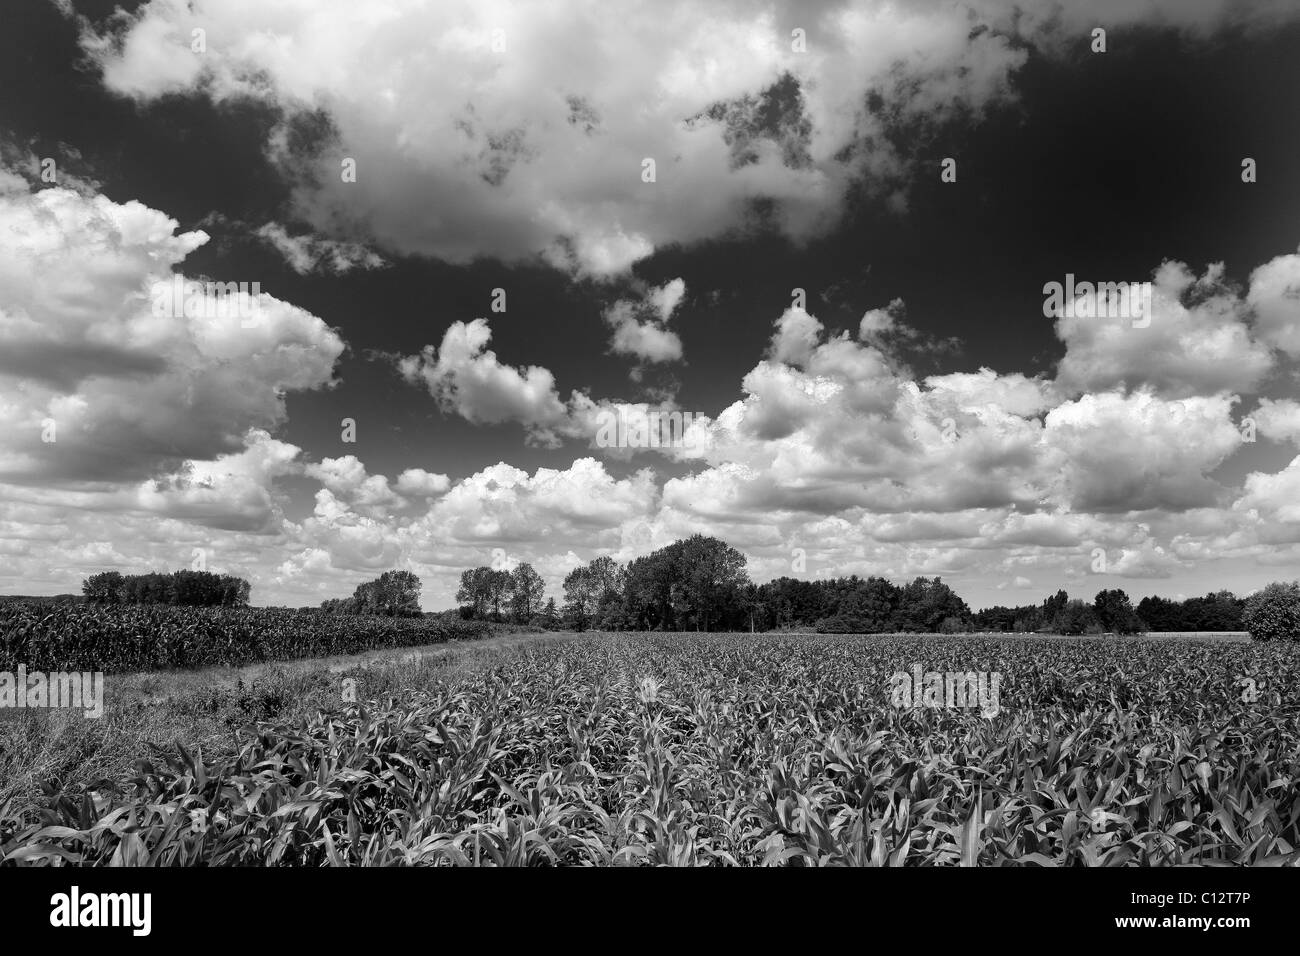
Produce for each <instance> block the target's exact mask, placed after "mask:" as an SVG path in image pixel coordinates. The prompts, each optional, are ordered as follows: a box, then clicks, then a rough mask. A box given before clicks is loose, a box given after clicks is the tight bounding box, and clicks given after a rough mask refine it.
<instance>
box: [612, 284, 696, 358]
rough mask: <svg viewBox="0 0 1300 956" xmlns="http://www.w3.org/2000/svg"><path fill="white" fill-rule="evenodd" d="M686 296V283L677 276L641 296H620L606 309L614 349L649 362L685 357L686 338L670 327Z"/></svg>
mask: <svg viewBox="0 0 1300 956" xmlns="http://www.w3.org/2000/svg"><path fill="white" fill-rule="evenodd" d="M685 295H686V283H685V282H683V281H682V280H681V279H673V280H672V281H670V282H665V283H664V284H663V285H662V286H657V287H650V288H648V289H646V290H645V291H644V293H643V294H642V296H641V297H640V299H618V300H617V301H615V302H614V303H613V304H612V305H611V306H610V307H609V308H608V309H606V310H605V313H604V318H605V323H606V324H607V325H608V326H609V327H610V328H611V329H612V330H613V332H614V334H613V336H612V337H611V339H610V350H611V351H612V352H614V353H615V354H617V355H632V356H635V357H636V358H638V359H641V360H642V361H645V362H676V361H679V360H680V359H681V357H682V340H681V337H680V336H678V334H677V333H676V332H673V331H671V330H670V329H668V328H666V326H667V324H668V320H669V319H671V318H672V316H673V313H674V312H675V311H677V307H678V306H679V305H680V304H681V301H682V299H683V297H684V296H685Z"/></svg>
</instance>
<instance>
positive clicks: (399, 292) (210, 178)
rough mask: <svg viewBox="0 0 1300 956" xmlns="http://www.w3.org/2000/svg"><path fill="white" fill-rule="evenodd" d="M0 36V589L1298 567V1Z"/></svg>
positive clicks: (1205, 580)
mask: <svg viewBox="0 0 1300 956" xmlns="http://www.w3.org/2000/svg"><path fill="white" fill-rule="evenodd" d="M0 18H3V28H2V29H0V593H8V594H55V593H67V592H76V591H78V590H79V587H80V583H81V581H82V579H83V578H85V577H86V576H87V575H89V574H91V573H94V572H97V571H100V570H107V569H116V570H120V571H123V572H127V573H131V572H142V571H147V570H171V569H175V568H182V567H200V566H201V567H205V568H207V569H209V570H215V571H221V572H228V573H235V574H239V575H241V576H243V577H246V578H247V579H248V580H249V581H250V582H251V583H252V586H253V587H252V600H253V603H254V604H285V605H314V604H317V603H319V602H320V601H322V600H325V599H326V598H332V597H340V596H344V595H347V594H350V593H351V592H352V590H353V589H354V588H355V587H356V585H357V584H359V583H360V582H362V581H364V580H367V579H370V578H373V577H376V576H377V575H378V574H379V573H381V572H382V571H385V570H388V569H391V568H404V569H409V570H412V571H414V572H415V573H416V574H418V575H419V576H420V578H421V579H422V581H423V583H424V591H423V596H422V600H423V605H424V607H425V608H426V609H427V610H438V609H442V608H446V607H450V606H453V605H454V603H455V591H456V587H457V583H458V580H459V576H460V572H461V571H462V570H464V569H466V568H470V567H475V566H478V565H485V564H486V565H492V566H494V567H504V568H511V567H514V566H516V565H517V564H519V563H520V562H525V561H526V562H529V563H531V564H532V565H533V566H534V567H535V568H536V569H537V570H538V571H539V572H540V573H541V574H542V576H543V578H544V579H545V581H546V583H547V586H548V594H549V595H550V596H553V597H556V598H557V600H560V599H562V591H561V582H562V581H563V578H564V576H565V574H567V573H568V572H569V571H570V570H572V569H573V568H574V567H577V566H579V565H580V564H583V563H585V562H587V561H589V560H591V559H592V558H594V557H597V556H599V555H609V556H612V557H614V558H615V559H617V560H619V561H627V560H629V559H631V558H634V557H637V556H639V555H642V554H645V553H648V552H649V551H651V550H653V549H655V548H658V547H662V546H664V545H666V544H669V543H671V542H672V541H674V540H677V539H679V538H682V537H685V536H688V535H690V534H694V533H703V534H711V535H716V536H718V537H720V538H722V539H724V540H726V541H727V542H728V543H730V544H731V545H733V546H734V547H736V548H738V549H739V550H740V551H741V552H742V553H743V554H744V555H745V556H746V558H747V560H748V567H749V572H750V575H751V577H752V578H753V579H754V580H756V581H765V580H769V579H771V578H774V577H780V576H785V575H788V576H792V577H804V578H808V579H816V578H825V577H836V576H843V575H848V574H858V575H861V576H868V575H880V576H885V577H888V578H890V579H891V580H894V581H897V582H902V581H906V580H909V579H911V578H912V577H915V576H917V575H926V576H936V575H937V576H940V577H942V578H943V579H944V580H945V581H947V582H948V583H950V584H951V585H952V586H953V587H954V588H956V590H957V591H958V592H959V593H960V594H961V595H962V596H963V597H964V598H965V599H966V600H967V601H968V603H970V604H971V606H972V607H973V608H978V607H983V606H988V605H992V604H1025V603H1037V602H1038V601H1040V600H1042V598H1043V597H1045V596H1046V595H1048V594H1050V593H1053V592H1054V591H1055V590H1056V589H1058V588H1065V589H1066V590H1068V591H1069V592H1070V593H1071V594H1072V595H1075V596H1081V597H1085V598H1091V596H1092V595H1094V594H1095V593H1096V592H1097V591H1099V590H1101V589H1102V588H1110V587H1121V588H1123V589H1125V590H1126V591H1127V592H1128V593H1129V594H1130V596H1131V597H1133V599H1134V600H1135V601H1136V600H1137V599H1138V598H1139V597H1141V596H1144V595H1148V594H1159V595H1163V596H1171V597H1177V596H1193V595H1200V594H1204V593H1207V592H1209V591H1214V590H1218V589H1221V588H1229V589H1232V590H1234V591H1236V592H1237V593H1239V594H1246V593H1249V592H1251V591H1253V590H1255V589H1257V588H1259V587H1262V586H1263V585H1264V584H1266V583H1268V582H1270V581H1274V580H1292V579H1295V578H1296V577H1297V576H1300V570H1298V569H1300V504H1297V501H1298V500H1300V457H1297V455H1298V453H1300V450H1298V449H1297V445H1300V402H1297V392H1298V391H1300V389H1297V368H1298V364H1297V360H1298V359H1300V164H1297V163H1296V162H1295V157H1296V156H1297V154H1300V126H1298V125H1297V124H1296V122H1295V121H1294V119H1293V117H1295V116H1297V115H1300V82H1297V81H1298V80H1300V5H1297V4H1294V3H1291V2H1267V0H1260V2H1228V0H1146V2H1142V3H1130V2H1119V0H1103V2H1099V3H1093V4H1088V5H1086V6H1085V5H1080V4H1066V3H1063V2H1057V0H1021V2H1010V0H954V2H944V3H938V2H894V3H880V2H871V0H859V2H830V0H827V2H815V3H797V4H796V3H772V2H732V0H720V2H716V3H709V4H698V3H693V2H685V0H665V2H661V3H656V4H644V3H633V2H625V0H603V2H578V0H556V2H549V3H546V4H525V3H508V2H482V0H476V2H473V3H468V2H455V0H443V2H436V3H433V2H430V3H421V2H414V0H376V2H370V3H365V4H356V3H341V2H340V3H335V2H320V0H310V2H309V0H301V2H297V0H277V2H275V3H266V2H264V0H263V2H256V3H255V2H245V0H229V2H210V0H194V2H190V3H183V2H175V0H152V2H147V3H126V4H120V5H115V4H109V3H102V2H95V3H88V2H76V0H72V2H56V3H51V2H28V0H22V2H18V3H13V4H6V6H5V9H4V11H3V13H0ZM1098 30H1101V31H1104V32H1103V33H1101V34H1098V33H1097V32H1096V31H1098ZM1103 47H1104V49H1103ZM1067 276H1073V277H1074V280H1073V281H1075V282H1077V283H1078V282H1091V283H1119V282H1123V283H1133V284H1134V285H1133V288H1134V289H1135V290H1137V289H1142V288H1145V289H1146V294H1145V297H1143V295H1138V294H1135V295H1133V296H1131V297H1127V296H1126V297H1124V299H1123V300H1122V301H1120V300H1119V299H1118V298H1116V299H1115V300H1114V301H1110V300H1107V301H1105V302H1103V303H1102V304H1103V305H1114V306H1117V307H1116V308H1114V309H1112V310H1110V311H1109V312H1107V310H1106V309H1104V308H1103V309H1101V310H1099V311H1100V312H1101V313H1102V314H1101V315H1099V316H1094V315H1093V314H1092V312H1090V311H1089V309H1088V308H1087V302H1086V300H1085V301H1084V302H1083V303H1081V304H1080V305H1079V306H1078V307H1075V305H1074V303H1070V308H1068V309H1067V308H1064V307H1062V306H1061V302H1060V300H1058V302H1057V303H1056V304H1052V303H1051V302H1049V298H1050V289H1051V286H1050V284H1051V283H1060V284H1061V286H1062V287H1064V285H1065V283H1066V282H1067ZM227 283H235V284H238V286H237V287H238V288H240V289H242V290H243V291H242V293H240V294H238V295H235V296H231V295H229V294H228V293H227V292H224V291H223V289H225V288H227V287H226V286H225V285H224V284H227ZM1141 283H1149V286H1141V285H1139V284H1141ZM209 284H223V285H209ZM229 288H231V289H233V288H236V286H230V287H229ZM177 289H179V290H181V291H180V294H176V290H177ZM160 290H164V291H163V292H160ZM167 290H170V291H167ZM1076 291H1077V290H1076ZM164 292H165V294H164ZM1092 311H1093V312H1095V311H1098V310H1092ZM652 411H657V412H662V413H671V412H678V413H681V414H682V415H683V416H684V419H683V420H684V421H687V422H689V426H688V427H686V428H685V429H684V431H683V432H682V433H681V434H677V435H676V436H667V437H668V438H671V439H672V440H665V441H664V442H661V443H660V446H659V447H636V446H637V445H638V444H645V443H644V442H640V443H639V442H638V441H637V440H636V432H635V431H633V433H632V437H631V438H630V439H629V438H628V437H627V434H626V432H625V433H624V435H623V440H621V441H620V439H619V436H618V432H617V431H615V432H613V435H614V439H613V441H611V440H610V430H609V429H608V428H605V427H604V426H606V425H608V423H610V422H611V421H623V422H636V421H639V420H644V417H645V416H646V415H647V414H648V413H649V412H652ZM638 416H640V418H639V417H638Z"/></svg>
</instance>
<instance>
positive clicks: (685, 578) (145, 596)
mask: <svg viewBox="0 0 1300 956" xmlns="http://www.w3.org/2000/svg"><path fill="white" fill-rule="evenodd" d="M420 590H421V585H420V579H419V577H417V576H416V575H415V574H414V573H412V572H410V571H397V570H394V571H385V572H384V573H383V574H381V575H380V576H379V577H378V578H376V579H374V580H372V581H367V582H364V583H363V584H360V585H358V586H357V588H356V590H355V591H354V592H353V594H352V596H351V597H348V598H336V599H331V600H327V601H324V602H322V604H321V606H320V610H321V612H323V613H327V614H378V615H387V616H394V617H419V616H421V615H422V613H423V612H422V611H421V608H420ZM563 591H564V598H563V604H562V606H559V607H557V605H556V601H555V598H553V597H552V598H547V596H546V588H545V582H544V581H543V579H542V576H541V575H540V574H538V573H537V571H536V569H534V568H533V566H532V565H531V564H527V563H523V564H520V565H518V566H517V567H515V568H514V569H513V570H505V569H500V568H491V567H486V566H484V567H477V568H471V569H469V570H466V571H464V572H463V573H462V574H461V577H460V587H459V589H458V590H457V592H456V600H457V602H458V603H459V605H460V606H459V608H458V609H457V610H456V611H454V612H447V613H452V614H458V615H459V616H460V617H462V618H465V619H472V620H481V621H499V622H503V623H513V624H517V625H531V626H535V627H541V628H545V629H548V630H553V629H560V628H564V629H571V630H578V631H582V630H590V629H598V630H607V631H635V630H654V631H680V630H699V631H744V630H752V631H773V630H778V631H779V630H804V631H816V632H820V633H832V634H834V633H845V634H876V633H897V632H913V633H934V632H939V633H963V632H971V631H976V632H984V631H1004V632H1014V631H1019V632H1025V633H1052V634H1066V635H1075V634H1100V633H1116V634H1135V633H1140V632H1144V631H1240V630H1246V629H1247V621H1246V618H1247V617H1249V613H1248V612H1247V601H1246V600H1244V599H1242V598H1238V597H1236V596H1235V595H1233V594H1232V593H1231V592H1230V591H1217V592H1214V593H1212V594H1207V595H1206V596H1205V597H1196V598H1190V599H1187V600H1185V601H1174V600H1170V599H1167V598H1160V597H1147V598H1143V599H1142V601H1141V602H1140V603H1139V604H1138V605H1137V607H1136V608H1135V607H1134V606H1133V604H1132V602H1131V600H1130V599H1129V596H1128V595H1127V594H1126V593H1125V592H1124V591H1123V590H1121V589H1119V588H1110V589H1103V590H1101V591H1100V592H1098V593H1097V595H1096V597H1095V598H1094V599H1093V600H1092V601H1083V600H1080V599H1078V598H1071V597H1070V596H1069V594H1068V593H1066V592H1065V591H1064V590H1059V591H1057V592H1056V593H1055V594H1054V595H1052V596H1051V597H1048V598H1046V599H1045V600H1044V601H1042V602H1041V603H1040V604H1029V605H1023V606H1013V607H1005V606H1001V605H998V606H994V607H990V608H985V609H983V610H980V611H975V612H972V611H971V610H970V608H969V607H968V606H967V604H966V602H965V601H963V600H962V599H961V597H960V596H959V595H958V594H957V593H956V592H955V591H953V589H952V588H951V587H949V586H948V585H947V584H945V583H944V582H943V581H942V579H940V578H938V577H933V578H928V577H918V578H916V579H914V580H913V581H911V582H910V583H907V584H903V585H898V584H894V583H893V582H892V581H889V580H887V579H885V578H880V577H868V578H861V577H858V576H857V575H851V576H849V577H844V578H836V579H832V580H811V581H810V580H804V579H799V578H791V577H782V578H777V579H775V580H773V581H769V582H767V583H766V584H761V585H760V584H754V583H753V582H752V581H751V580H750V579H749V575H748V573H747V571H746V563H745V557H744V555H742V554H741V553H740V552H739V551H737V550H736V549H735V548H733V547H731V546H730V545H728V544H727V543H726V542H724V541H721V540H719V539H717V538H713V537H708V536H705V535H699V534H697V535H693V536H692V537H690V538H686V539H683V540H680V541H675V542H673V543H672V544H670V545H668V546H666V547H663V548H660V549H658V550H656V551H652V552H651V553H650V554H647V555H644V556H642V557H639V558H635V559H633V560H632V561H629V562H628V563H626V564H620V563H619V562H617V561H615V560H614V559H613V558H610V557H599V558H596V559H594V560H592V561H590V562H588V563H586V564H584V565H581V566H580V567H577V568H574V569H573V570H572V571H570V572H569V573H568V575H566V576H565V578H564V582H563ZM82 592H83V594H84V595H85V599H86V600H87V601H88V602H91V603H98V604H132V603H157V604H180V605H224V606H235V605H246V604H247V603H248V598H249V592H250V587H249V584H248V582H247V581H245V580H243V579H242V578H238V577H234V576H232V575H217V574H212V573H209V572H206V571H175V572H172V573H170V574H162V573H151V574H136V575H123V574H120V573H118V572H116V571H105V572H103V573H101V574H95V575H92V576H91V577H89V578H87V579H86V580H85V582H84V583H83V584H82ZM1288 593H1289V592H1288Z"/></svg>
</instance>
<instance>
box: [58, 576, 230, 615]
mask: <svg viewBox="0 0 1300 956" xmlns="http://www.w3.org/2000/svg"><path fill="white" fill-rule="evenodd" d="M251 591H252V588H251V586H250V585H249V583H248V582H247V581H245V580H244V579H243V578H237V577H235V576H234V575H230V574H213V573H212V572H211V571H173V572H171V573H170V574H162V573H158V572H153V573H150V574H121V573H120V572H117V571H103V572H101V573H99V574H92V575H91V576H90V577H88V578H86V580H85V581H83V582H82V584H81V593H82V594H84V595H85V597H86V601H87V603H90V604H175V605H182V606H186V607H242V606H244V605H246V604H248V598H249V594H250V593H251Z"/></svg>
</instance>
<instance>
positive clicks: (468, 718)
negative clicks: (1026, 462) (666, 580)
mask: <svg viewBox="0 0 1300 956" xmlns="http://www.w3.org/2000/svg"><path fill="white" fill-rule="evenodd" d="M917 663H919V664H922V665H924V668H925V669H926V670H934V671H949V670H951V671H988V672H998V673H1000V674H1001V675H1002V683H1001V700H1000V709H999V712H998V713H997V714H996V715H995V716H986V715H984V714H982V713H981V712H980V711H979V710H978V709H949V708H918V709H900V708H897V707H895V706H893V704H892V703H891V698H890V676H891V675H892V674H894V673H895V672H900V671H902V672H906V671H908V670H909V669H910V668H912V667H913V665H914V664H917ZM1298 676H1300V649H1297V648H1296V647H1295V646H1294V645H1291V646H1287V645H1263V644H1246V643H1232V644H1224V645H1215V644H1212V643H1208V642H1196V641H1174V640H1170V641H1160V642H1138V641H1125V640H1097V639H1092V640H1087V641H1074V640H1069V639H1061V638H1050V639H1019V640H1014V641H1007V640H999V639H989V638H977V637H968V636H963V637H952V638H936V637H886V638H863V637H839V636H835V637H828V636H815V635H808V636H781V637H770V636H762V635H758V636H753V635H747V634H746V635H686V634H649V635H646V634H640V635H631V634H596V635H585V636H581V637H575V638H573V639H571V640H566V641H558V642H552V643H548V644H546V645H544V646H527V645H525V646H523V647H521V648H519V649H517V650H512V651H509V652H503V653H502V654H500V655H498V656H497V657H495V658H493V659H492V661H491V662H490V663H489V664H488V665H487V666H485V667H483V668H482V669H480V670H479V671H477V672H475V673H472V674H468V675H463V676H461V677H458V678H453V677H450V676H449V677H448V678H447V679H446V680H442V679H438V680H435V681H433V682H432V683H431V684H430V686H428V687H427V688H425V689H422V690H420V691H418V692H415V693H413V694H409V695H404V696H402V697H400V698H398V699H393V698H387V699H382V700H365V702H364V703H358V704H354V705H347V706H345V705H343V704H342V703H340V705H339V706H338V707H337V708H334V709H330V710H326V711H323V712H320V713H318V714H317V715H316V716H314V717H312V718H310V719H304V720H299V721H291V722H269V723H260V724H257V725H254V726H250V727H248V728H245V729H244V730H243V731H241V732H240V737H239V748H238V750H237V752H236V753H234V754H233V755H232V756H228V757H225V758H222V759H219V760H208V759H205V758H204V756H203V754H202V753H200V752H197V751H195V750H192V749H190V748H187V747H185V746H183V745H180V744H176V745H172V746H169V747H165V748H161V749H160V750H159V751H158V753H157V754H156V756H155V757H154V758H153V759H151V760H149V761H146V762H141V763H140V764H139V765H138V767H137V769H136V772H135V774H134V776H133V777H132V778H131V779H129V780H122V781H112V782H110V781H104V782H102V783H100V784H97V785H95V786H92V787H89V788H86V789H84V790H80V791H77V792H59V791H56V790H52V791H51V792H49V793H47V794H46V797H45V799H44V801H43V802H42V803H41V805H40V806H38V807H28V808H15V807H9V808H7V809H6V808H0V857H2V858H3V860H4V864H5V865H67V864H85V865H101V866H102V865H109V866H112V865H207V866H229V865H254V866H312V867H320V866H350V865H375V866H403V865H424V866H434V865H440V866H514V865H543V866H552V865H599V866H605V865H669V866H700V865H785V866H835V865H855V866H931V865H934V866H1047V867H1054V866H1137V865H1143V866H1148V865H1149V866H1165V865H1178V864H1207V865H1212V866H1295V865H1297V863H1298V861H1300V796H1298V794H1297V781H1298V780H1300V689H1298V687H1297V677H1298ZM361 689H362V690H363V691H364V685H363V686H362V688H361ZM1247 691H1249V693H1248V692H1247ZM363 700H364V698H363Z"/></svg>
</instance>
